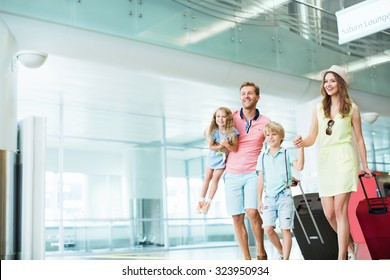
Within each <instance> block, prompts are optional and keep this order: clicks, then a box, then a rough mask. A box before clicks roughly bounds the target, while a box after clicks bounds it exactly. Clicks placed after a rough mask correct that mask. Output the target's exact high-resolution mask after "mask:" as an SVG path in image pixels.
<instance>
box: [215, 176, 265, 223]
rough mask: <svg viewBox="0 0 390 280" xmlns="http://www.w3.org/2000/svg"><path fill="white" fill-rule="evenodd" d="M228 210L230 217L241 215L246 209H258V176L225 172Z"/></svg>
mask: <svg viewBox="0 0 390 280" xmlns="http://www.w3.org/2000/svg"><path fill="white" fill-rule="evenodd" d="M223 180H224V182H225V198H226V208H227V212H228V214H229V215H231V216H233V215H240V214H244V213H245V209H257V199H258V198H257V174H256V172H251V173H247V174H234V173H229V172H225V174H224V175H223Z"/></svg>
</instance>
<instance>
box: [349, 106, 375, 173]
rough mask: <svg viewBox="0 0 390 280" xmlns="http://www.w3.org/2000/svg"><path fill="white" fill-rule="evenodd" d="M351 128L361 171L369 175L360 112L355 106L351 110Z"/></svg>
mask: <svg viewBox="0 0 390 280" xmlns="http://www.w3.org/2000/svg"><path fill="white" fill-rule="evenodd" d="M352 127H353V132H354V134H355V139H356V144H357V147H358V152H359V156H360V160H361V161H362V169H363V171H364V173H367V174H370V175H371V170H370V169H368V165H367V151H366V144H365V142H364V138H363V133H362V121H361V117H360V110H359V107H358V106H356V107H355V108H354V110H353V114H352Z"/></svg>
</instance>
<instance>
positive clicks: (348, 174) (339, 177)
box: [317, 103, 358, 197]
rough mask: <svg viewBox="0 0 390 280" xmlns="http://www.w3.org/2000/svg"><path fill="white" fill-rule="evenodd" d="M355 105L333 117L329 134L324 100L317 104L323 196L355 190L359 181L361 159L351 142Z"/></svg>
mask: <svg viewBox="0 0 390 280" xmlns="http://www.w3.org/2000/svg"><path fill="white" fill-rule="evenodd" d="M355 107H356V105H355V104H354V103H352V110H351V111H350V112H349V114H348V116H345V117H344V118H342V117H341V115H340V114H337V115H336V116H335V117H334V119H333V120H334V121H335V123H334V125H333V126H332V134H331V135H327V134H326V132H325V131H326V129H327V127H328V121H329V118H326V117H325V115H324V110H323V109H322V104H321V103H320V104H318V105H317V119H318V135H317V139H318V164H317V168H318V186H319V194H320V197H329V196H335V195H337V194H342V193H348V192H355V191H357V185H358V161H357V155H356V152H355V149H354V147H353V145H352V133H353V128H352V114H353V110H354V109H355Z"/></svg>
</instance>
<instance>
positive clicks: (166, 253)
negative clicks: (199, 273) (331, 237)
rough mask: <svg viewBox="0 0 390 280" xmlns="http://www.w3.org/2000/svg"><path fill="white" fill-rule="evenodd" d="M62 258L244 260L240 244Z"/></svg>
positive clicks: (295, 254) (362, 252)
mask: <svg viewBox="0 0 390 280" xmlns="http://www.w3.org/2000/svg"><path fill="white" fill-rule="evenodd" d="M265 246H266V250H267V254H268V259H269V260H273V259H275V254H276V250H275V248H274V247H273V246H272V244H271V243H270V241H268V240H266V241H265ZM250 250H251V252H252V256H253V258H255V257H256V248H255V247H251V248H250ZM46 259H55V257H50V256H47V258H46ZM62 259H84V260H242V254H241V251H240V249H239V247H238V246H234V245H227V246H208V247H206V248H201V249H200V248H180V249H172V250H161V249H158V250H157V249H156V250H151V249H148V250H138V251H131V252H110V253H107V252H104V253H102V252H100V253H92V254H85V255H79V256H72V257H64V258H62ZM290 259H291V260H303V259H304V258H303V256H302V254H301V251H300V249H299V246H298V244H297V243H296V240H295V239H293V246H292V249H291V255H290ZM357 259H358V260H370V259H371V257H370V254H369V252H368V249H367V246H366V244H360V246H359V251H358V254H357Z"/></svg>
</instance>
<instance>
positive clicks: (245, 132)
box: [225, 109, 270, 174]
mask: <svg viewBox="0 0 390 280" xmlns="http://www.w3.org/2000/svg"><path fill="white" fill-rule="evenodd" d="M233 120H234V126H235V127H236V129H237V130H238V132H240V136H238V151H237V152H229V156H228V158H227V162H226V169H225V171H226V172H231V173H235V174H246V173H251V172H255V171H256V164H257V158H258V157H259V154H260V151H261V148H262V147H263V142H264V139H265V137H264V127H265V126H266V125H267V124H268V123H269V122H270V119H269V118H267V117H265V116H263V115H260V112H259V110H257V109H256V115H255V117H254V118H253V119H252V120H251V121H249V122H247V120H246V119H245V117H244V115H243V113H242V109H241V110H237V111H234V112H233Z"/></svg>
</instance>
